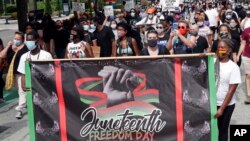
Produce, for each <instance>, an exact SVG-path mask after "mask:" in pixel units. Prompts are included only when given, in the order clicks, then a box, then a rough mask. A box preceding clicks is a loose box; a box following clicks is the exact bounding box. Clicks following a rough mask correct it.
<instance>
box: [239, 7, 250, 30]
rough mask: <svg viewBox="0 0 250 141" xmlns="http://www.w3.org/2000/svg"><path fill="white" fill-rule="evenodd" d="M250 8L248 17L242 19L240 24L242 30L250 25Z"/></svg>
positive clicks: (247, 13)
mask: <svg viewBox="0 0 250 141" xmlns="http://www.w3.org/2000/svg"><path fill="white" fill-rule="evenodd" d="M249 19H250V9H247V10H246V17H245V18H244V19H243V20H242V21H241V23H240V26H241V28H242V30H244V29H246V28H248V27H250V20H249Z"/></svg>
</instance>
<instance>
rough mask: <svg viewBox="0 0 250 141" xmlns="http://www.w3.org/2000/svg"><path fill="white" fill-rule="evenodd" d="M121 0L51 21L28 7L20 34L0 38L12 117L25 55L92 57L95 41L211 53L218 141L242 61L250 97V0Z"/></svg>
mask: <svg viewBox="0 0 250 141" xmlns="http://www.w3.org/2000/svg"><path fill="white" fill-rule="evenodd" d="M125 5H126V2H125V1H124V2H123V6H122V8H121V10H120V11H118V12H116V13H115V16H105V15H104V11H103V10H100V9H99V8H98V5H97V1H95V3H94V5H93V9H94V13H95V14H94V15H95V16H93V15H92V14H90V13H84V12H77V11H75V12H74V17H72V18H70V19H66V20H63V21H61V20H57V21H54V20H53V19H52V18H51V16H50V15H49V14H44V16H43V18H42V21H37V19H36V16H35V15H32V14H29V15H28V19H29V21H28V22H27V24H26V30H25V32H24V33H22V32H15V33H14V36H13V40H12V41H9V42H8V44H7V45H5V47H4V45H3V43H2V41H0V51H1V52H0V58H1V60H2V61H1V65H0V76H2V74H3V70H4V67H5V69H7V76H6V81H4V80H2V77H1V78H0V84H1V85H0V102H1V103H2V102H4V99H3V89H4V86H5V89H11V88H12V87H13V86H14V85H16V87H17V89H18V94H19V104H18V106H17V107H16V110H17V111H18V112H17V115H16V118H18V119H20V118H22V116H23V109H25V108H26V98H25V92H26V91H27V88H26V87H25V83H24V82H25V77H24V76H25V69H24V68H25V61H27V60H28V61H29V60H46V59H53V58H59V59H63V58H66V59H73V58H86V57H87V58H90V57H94V53H93V46H98V47H100V57H111V56H140V55H144V56H157V55H168V54H169V55H171V54H192V53H209V52H213V53H216V56H217V60H216V61H215V62H218V64H219V79H218V81H219V82H218V89H217V106H218V112H217V114H216V115H215V117H216V118H218V127H219V140H220V141H223V140H225V141H226V140H227V137H228V133H227V132H228V126H229V123H230V118H231V115H232V113H233V110H234V107H235V102H236V100H235V96H234V92H235V90H236V88H237V86H238V84H239V83H241V74H240V69H239V66H242V67H243V69H244V73H245V79H246V88H247V92H246V99H245V104H250V40H249V38H250V3H248V2H242V3H230V2H228V1H225V2H222V3H213V2H209V1H206V2H202V1H197V2H193V3H184V4H180V5H179V7H176V8H175V9H174V10H165V9H163V8H162V7H161V6H160V5H159V3H157V2H156V3H153V4H152V5H150V6H147V7H146V6H141V7H136V8H132V9H130V10H129V11H126V10H125ZM4 60H5V61H4ZM6 64H8V65H7V66H8V67H7V68H6Z"/></svg>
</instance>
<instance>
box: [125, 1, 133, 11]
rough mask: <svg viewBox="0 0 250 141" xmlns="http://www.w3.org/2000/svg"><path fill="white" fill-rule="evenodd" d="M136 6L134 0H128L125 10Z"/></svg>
mask: <svg viewBox="0 0 250 141" xmlns="http://www.w3.org/2000/svg"><path fill="white" fill-rule="evenodd" d="M132 8H135V2H134V0H126V4H125V10H126V11H130V9H132Z"/></svg>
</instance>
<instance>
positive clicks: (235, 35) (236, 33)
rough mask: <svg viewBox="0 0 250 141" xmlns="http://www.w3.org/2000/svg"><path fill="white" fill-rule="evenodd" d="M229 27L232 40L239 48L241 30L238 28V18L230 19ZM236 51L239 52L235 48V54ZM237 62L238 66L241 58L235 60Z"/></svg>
mask: <svg viewBox="0 0 250 141" xmlns="http://www.w3.org/2000/svg"><path fill="white" fill-rule="evenodd" d="M229 27H230V34H231V37H232V39H233V40H235V44H236V47H237V48H239V47H240V41H241V39H240V36H241V33H242V30H241V28H240V24H239V22H238V20H236V19H231V20H230V24H229ZM238 52H239V50H237V55H238ZM237 64H238V66H240V64H241V58H240V60H239V61H238V62H237Z"/></svg>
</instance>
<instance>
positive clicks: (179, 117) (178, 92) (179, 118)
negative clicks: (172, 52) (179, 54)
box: [174, 58, 184, 141]
mask: <svg viewBox="0 0 250 141" xmlns="http://www.w3.org/2000/svg"><path fill="white" fill-rule="evenodd" d="M174 69H175V97H176V122H177V141H183V140H184V132H183V127H184V126H183V107H182V106H183V105H182V104H183V103H182V79H181V77H182V76H181V75H182V74H181V60H180V59H178V58H177V59H175V63H174Z"/></svg>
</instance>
